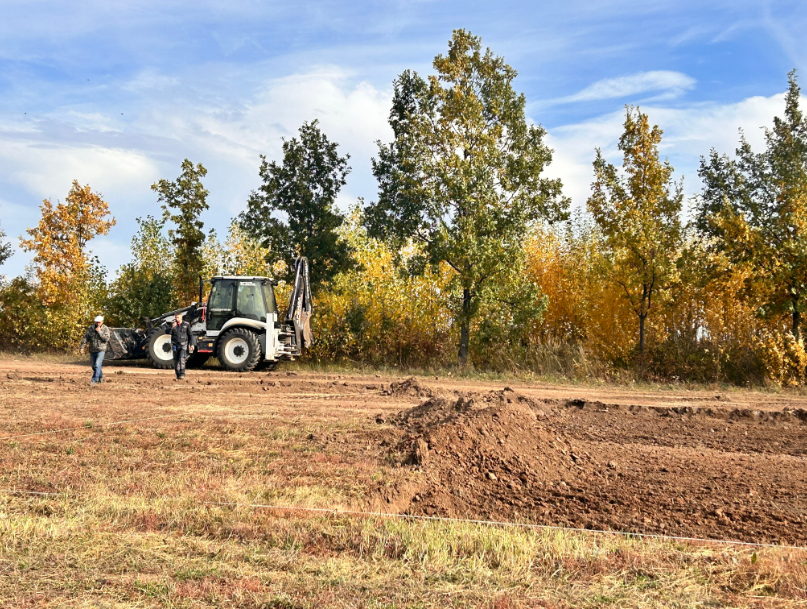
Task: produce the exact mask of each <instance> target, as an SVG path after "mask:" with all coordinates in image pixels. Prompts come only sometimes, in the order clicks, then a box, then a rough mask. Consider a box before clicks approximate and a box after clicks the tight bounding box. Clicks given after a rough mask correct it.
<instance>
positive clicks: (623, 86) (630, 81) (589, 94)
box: [549, 70, 696, 104]
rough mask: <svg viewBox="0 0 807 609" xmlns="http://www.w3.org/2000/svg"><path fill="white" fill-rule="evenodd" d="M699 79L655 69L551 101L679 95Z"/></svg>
mask: <svg viewBox="0 0 807 609" xmlns="http://www.w3.org/2000/svg"><path fill="white" fill-rule="evenodd" d="M695 83H696V81H695V79H694V78H692V77H690V76H687V75H686V74H683V73H682V72H672V71H669V70H653V71H650V72H639V73H637V74H630V75H628V76H619V77H616V78H606V79H603V80H598V81H597V82H595V83H594V84H592V85H589V86H588V87H586V88H585V89H583V90H582V91H579V92H577V93H575V94H574V95H569V96H567V97H562V98H560V99H555V100H551V101H550V102H549V103H551V104H561V103H573V102H586V101H596V100H602V99H617V98H624V97H631V96H634V95H639V94H642V93H660V94H663V95H665V97H678V96H679V95H681V94H683V93H684V92H685V91H688V90H690V89H693V88H694V87H695Z"/></svg>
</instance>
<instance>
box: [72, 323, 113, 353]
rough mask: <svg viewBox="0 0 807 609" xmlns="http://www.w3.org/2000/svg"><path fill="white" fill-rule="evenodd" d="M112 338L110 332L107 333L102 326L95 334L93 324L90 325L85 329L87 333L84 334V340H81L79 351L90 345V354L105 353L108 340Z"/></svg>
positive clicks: (102, 325)
mask: <svg viewBox="0 0 807 609" xmlns="http://www.w3.org/2000/svg"><path fill="white" fill-rule="evenodd" d="M111 337H112V332H110V331H109V328H107V327H106V326H105V325H104V324H101V327H100V328H99V330H98V331H97V332H96V331H95V324H93V325H91V326H90V327H89V328H87V331H86V332H85V333H84V338H82V339H81V347H80V348H81V349H83V348H84V345H87V344H89V345H90V353H98V352H99V351H106V350H107V347H109V339H110V338H111Z"/></svg>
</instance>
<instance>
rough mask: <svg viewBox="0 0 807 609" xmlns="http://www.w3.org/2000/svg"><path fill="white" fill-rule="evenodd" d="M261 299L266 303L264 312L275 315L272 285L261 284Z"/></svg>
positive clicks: (275, 308) (275, 307) (275, 306)
mask: <svg viewBox="0 0 807 609" xmlns="http://www.w3.org/2000/svg"><path fill="white" fill-rule="evenodd" d="M263 299H264V300H265V301H266V312H267V313H275V312H276V311H277V303H276V302H275V291H274V290H273V289H272V284H271V283H269V282H266V283H264V284H263Z"/></svg>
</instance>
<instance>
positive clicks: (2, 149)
mask: <svg viewBox="0 0 807 609" xmlns="http://www.w3.org/2000/svg"><path fill="white" fill-rule="evenodd" d="M4 135H7V134H3V133H0V164H2V166H3V168H4V180H6V181H8V182H15V183H17V184H19V185H22V186H23V187H25V188H26V190H28V191H29V192H31V193H34V194H35V195H37V196H39V197H42V198H48V197H53V198H63V197H64V195H66V194H67V191H68V190H70V185H71V183H72V182H73V180H78V181H79V182H80V183H82V184H90V185H91V186H92V187H93V188H94V189H95V190H98V191H100V192H102V193H104V192H105V191H116V190H120V189H125V188H129V187H132V186H133V185H139V184H142V183H151V182H150V181H154V179H155V178H157V177H159V172H158V171H157V167H156V165H155V163H154V162H153V161H152V160H151V159H149V158H148V157H147V156H145V155H144V154H142V153H140V152H137V151H132V150H124V149H114V148H102V147H100V146H67V145H59V144H42V143H40V142H32V141H26V140H25V139H22V140H20V139H8V138H6V137H4Z"/></svg>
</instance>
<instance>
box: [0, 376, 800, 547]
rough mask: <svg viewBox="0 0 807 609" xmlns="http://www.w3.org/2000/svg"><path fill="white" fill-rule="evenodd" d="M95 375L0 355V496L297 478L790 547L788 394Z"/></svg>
mask: <svg viewBox="0 0 807 609" xmlns="http://www.w3.org/2000/svg"><path fill="white" fill-rule="evenodd" d="M105 370H106V376H107V379H108V382H107V383H105V384H104V385H102V386H100V387H95V388H91V387H89V386H88V385H87V383H88V379H89V374H88V372H87V371H88V368H87V367H86V366H84V365H77V364H52V363H47V362H36V361H31V360H16V361H14V360H4V361H0V438H3V441H2V442H0V466H1V467H2V470H1V471H0V487H2V488H16V489H23V490H31V491H51V492H52V491H62V490H64V489H65V488H69V489H70V490H71V492H74V493H81V492H88V491H89V490H92V491H93V492H97V490H98V488H99V487H100V486H103V488H104V491H105V492H109V493H119V494H122V495H132V494H136V493H141V492H142V493H144V494H149V493H154V494H156V493H166V492H167V493H170V492H172V489H171V485H172V484H173V485H175V486H177V485H180V484H186V485H194V484H196V485H197V486H198V500H200V501H203V500H224V499H226V498H227V497H226V496H225V492H234V491H233V490H232V489H237V490H238V491H239V492H242V491H243V492H244V493H246V492H247V491H248V490H250V489H253V490H255V491H256V492H260V493H263V494H262V495H260V496H261V497H262V498H263V500H264V501H268V500H270V499H272V500H277V501H280V500H284V501H292V500H295V501H296V500H297V499H294V498H295V497H297V498H299V497H302V496H303V495H302V492H303V489H305V488H314V484H316V485H318V487H317V488H320V487H321V488H328V489H330V490H329V491H328V493H329V494H328V496H325V497H320V498H317V499H310V500H307V502H308V503H307V504H308V505H319V506H323V507H324V506H333V507H340V508H347V507H352V508H355V507H367V506H369V507H372V508H373V509H382V510H385V511H399V512H405V513H411V514H428V515H442V516H453V517H462V518H474V519H477V518H482V519H494V520H518V521H524V522H533V523H541V524H550V525H562V526H573V527H581V528H595V529H600V528H603V529H612V530H619V531H629V532H644V533H665V534H672V535H684V536H697V537H706V538H719V539H735V540H744V541H757V542H774V543H785V544H797V545H807V520H806V518H807V512H805V508H807V469H806V468H805V464H807V463H806V461H805V459H806V457H805V454H806V451H807V412H806V411H805V409H806V408H807V399H805V398H804V397H802V396H800V395H798V394H795V393H778V394H777V393H765V392H754V391H730V392H725V391H722V392H721V393H717V392H707V391H686V390H681V391H670V390H664V391H651V390H635V389H631V388H619V387H604V388H592V387H578V386H575V387H571V386H569V387H564V386H558V385H543V384H527V383H509V384H510V387H508V388H505V384H504V383H502V382H492V381H471V380H467V379H457V380H453V379H447V378H441V379H424V378H420V379H417V380H415V379H398V378H394V377H379V376H377V375H374V374H370V375H359V374H342V375H340V374H324V373H311V372H303V371H299V372H285V371H283V370H280V371H278V372H273V373H268V374H267V373H265V372H256V373H252V374H244V375H238V374H228V373H224V372H221V371H218V370H215V369H209V368H205V369H203V370H201V371H193V372H190V373H189V379H188V380H187V381H185V382H175V381H173V379H172V375H171V373H170V372H163V371H155V370H151V369H149V368H146V367H141V366H137V365H132V364H112V365H108V366H106V367H105ZM150 417H164V418H163V419H151V420H141V419H149V418H150ZM130 420H136V421H135V422H132V423H127V424H125V425H119V426H108V424H110V423H118V422H120V421H130ZM55 429H68V431H66V432H59V433H54V434H46V435H36V436H26V434H32V433H40V432H42V431H50V430H55ZM155 432H157V435H155ZM166 434H168V437H165V436H166ZM171 434H176V437H177V438H180V436H181V437H182V438H183V439H182V442H180V441H179V439H177V440H176V441H175V442H174V443H173V444H170V443H169V440H171V437H172V435H171ZM183 434H184V435H183ZM237 434H242V435H243V438H244V439H243V440H239V441H238V442H236V441H235V440H233V439H232V438H233V437H234V436H235V435H237ZM12 436H13V437H12ZM138 438H141V439H142V440H138ZM256 439H257V440H260V442H258V443H255V440H256ZM214 440H215V442H217V443H218V444H216V445H215V446H213V444H214ZM126 442H130V443H131V446H132V447H133V448H132V451H134V450H135V448H136V450H137V453H136V454H137V458H136V459H134V458H133V457H131V458H130V453H127V452H126V451H125V450H123V448H122V447H125V446H127V444H126ZM228 442H229V443H230V444H232V443H233V442H236V443H235V444H234V446H235V448H232V446H230V444H227V443H228ZM241 442H243V444H244V446H245V448H241V444H240V443H241ZM70 443H72V444H70ZM68 444H69V446H68ZM169 444H170V446H169ZM225 445H226V446H225ZM12 446H13V447H14V448H13V449H12V448H11V447H12ZM72 446H76V448H75V452H73V448H72ZM90 447H93V450H92V451H91V450H90ZM223 447H224V448H223ZM23 448H24V449H25V451H22V452H21V449H23ZM168 448H170V451H168V452H166V451H167V450H168ZM225 448H227V450H238V451H240V452H241V453H243V452H244V451H247V449H248V451H249V452H248V454H247V455H245V456H244V457H243V458H241V457H239V459H240V460H237V459H236V460H235V461H233V459H231V460H230V465H228V464H227V463H226V462H225V461H224V460H223V459H220V458H218V457H219V456H220V454H221V453H222V451H223V450H224V449H225ZM82 451H83V452H82ZM158 451H160V452H158ZM133 454H135V453H134V452H131V455H133ZM233 454H235V453H233ZM239 454H240V453H239ZM166 455H168V456H166ZM169 457H170V458H169ZM227 467H231V468H236V467H237V468H238V477H237V479H229V478H227V479H226V476H227V475H228V470H227ZM193 468H198V469H199V471H204V472H205V475H211V476H212V474H209V472H213V473H215V475H216V476H219V477H220V478H215V477H211V479H210V482H209V483H206V484H205V485H200V484H198V482H195V480H194V479H193V478H192V477H191V478H189V479H187V480H186V479H185V478H183V477H182V474H183V469H184V470H185V473H187V471H190V470H191V469H193ZM121 472H122V473H121ZM379 472H382V473H381V474H379ZM124 474H125V476H124ZM219 479H220V482H216V480H219ZM156 480H161V481H162V482H161V486H159V488H157V487H158V485H157V483H156V482H155V481H156ZM195 490H197V489H195ZM177 492H179V491H178V490H177ZM295 492H297V494H294V493H295Z"/></svg>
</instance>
